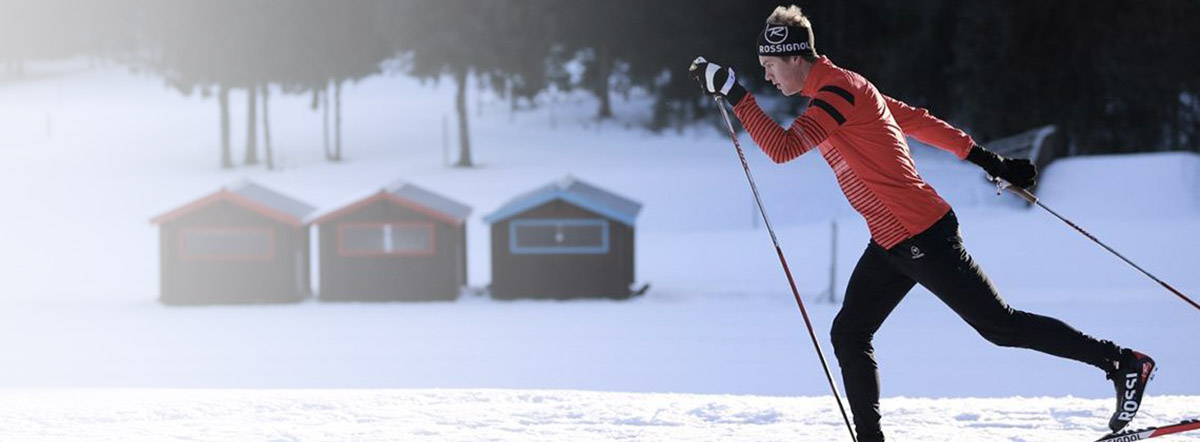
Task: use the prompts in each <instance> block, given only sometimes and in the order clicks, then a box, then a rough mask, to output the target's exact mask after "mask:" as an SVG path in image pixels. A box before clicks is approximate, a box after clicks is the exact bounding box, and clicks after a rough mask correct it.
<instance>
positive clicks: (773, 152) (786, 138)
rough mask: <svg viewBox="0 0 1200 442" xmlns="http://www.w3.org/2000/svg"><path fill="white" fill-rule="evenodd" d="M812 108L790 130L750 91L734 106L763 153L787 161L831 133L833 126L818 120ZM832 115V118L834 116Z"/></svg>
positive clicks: (810, 148)
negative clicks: (782, 125) (763, 106)
mask: <svg viewBox="0 0 1200 442" xmlns="http://www.w3.org/2000/svg"><path fill="white" fill-rule="evenodd" d="M812 109H813V108H812V106H811V105H810V106H809V111H807V112H805V113H804V115H801V116H800V118H797V119H796V121H795V122H793V123H792V127H790V128H788V129H786V130H785V129H784V128H782V127H780V126H779V123H776V122H775V120H772V119H771V117H768V116H767V114H766V113H764V112H763V111H762V108H760V107H758V102H757V101H755V100H754V95H752V94H750V93H747V94H746V96H745V98H742V101H740V102H738V104H737V106H734V107H733V112H734V113H735V114H737V117H738V119H739V120H741V121H742V127H745V128H746V132H749V133H750V138H752V139H754V142H755V143H756V144H758V147H759V148H761V149H762V151H763V153H766V154H767V156H768V157H771V161H774V162H776V163H785V162H788V161H791V160H792V159H795V158H796V157H798V156H800V155H803V154H804V153H805V152H808V151H810V150H812V149H813V148H814V147H817V146H818V145H820V144H821V142H822V141H825V139H826V138H828V137H829V133H830V128H829V127H825V126H823V125H822V124H820V123H818V122H817V121H816V120H814V119H813V118H812V117H811V116H810V115H809V113H811V112H812ZM829 119H830V120H831V121H832V117H829ZM834 126H835V127H836V125H834Z"/></svg>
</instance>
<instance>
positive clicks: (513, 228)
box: [508, 218, 610, 255]
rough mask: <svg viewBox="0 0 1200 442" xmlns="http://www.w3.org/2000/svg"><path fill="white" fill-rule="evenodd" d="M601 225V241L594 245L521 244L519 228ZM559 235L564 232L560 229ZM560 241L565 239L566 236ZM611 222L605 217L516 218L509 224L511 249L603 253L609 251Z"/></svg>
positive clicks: (539, 252) (527, 252)
mask: <svg viewBox="0 0 1200 442" xmlns="http://www.w3.org/2000/svg"><path fill="white" fill-rule="evenodd" d="M566 226H570V227H599V228H600V243H599V244H594V245H549V246H548V245H537V246H528V245H521V244H520V241H518V239H519V238H520V236H519V235H517V230H519V229H521V228H523V227H556V228H558V229H561V228H562V227H566ZM556 234H557V235H563V234H564V233H563V232H562V231H561V230H559V231H558V232H556ZM560 238H561V239H558V240H557V241H558V242H563V241H565V236H564V237H560ZM609 243H610V241H609V222H608V220H606V219H603V218H569V219H562V218H526V219H514V220H512V221H510V222H509V224H508V247H509V251H510V252H511V253H513V254H516V255H603V254H607V253H608V251H609Z"/></svg>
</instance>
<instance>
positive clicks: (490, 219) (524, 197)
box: [483, 175, 642, 226]
mask: <svg viewBox="0 0 1200 442" xmlns="http://www.w3.org/2000/svg"><path fill="white" fill-rule="evenodd" d="M556 199H561V200H563V201H567V202H569V203H571V204H574V205H577V206H579V207H582V208H584V209H587V210H590V211H592V212H596V213H598V214H600V215H603V216H606V217H609V218H612V219H614V220H616V221H619V222H621V223H622V224H625V225H628V226H633V225H634V221H635V220H636V219H637V214H638V212H639V211H641V210H642V205H641V203H638V202H636V201H633V200H630V199H628V198H625V197H622V196H619V195H616V194H614V193H611V192H609V191H606V190H604V189H601V188H599V187H596V186H593V185H591V184H588V183H585V182H583V181H580V180H579V179H577V178H575V177H572V176H570V175H568V176H566V177H564V178H563V179H561V180H559V181H556V182H553V183H550V184H547V185H545V186H542V187H539V188H537V189H534V190H532V191H529V192H526V193H524V194H521V195H519V196H517V197H515V198H513V199H511V200H509V201H508V202H507V203H505V204H504V205H503V206H501V207H500V208H499V209H496V211H495V212H492V214H490V215H488V216H485V217H484V218H483V220H484V221H485V222H487V223H488V224H492V223H495V222H497V221H501V220H504V219H507V218H510V217H512V216H513V215H516V214H518V213H521V212H524V211H526V210H529V209H532V208H534V207H537V206H540V205H542V204H545V203H547V202H549V201H553V200H556Z"/></svg>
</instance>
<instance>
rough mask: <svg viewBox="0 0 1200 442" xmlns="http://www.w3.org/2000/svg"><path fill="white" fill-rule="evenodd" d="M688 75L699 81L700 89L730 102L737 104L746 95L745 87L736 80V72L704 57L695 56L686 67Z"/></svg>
mask: <svg viewBox="0 0 1200 442" xmlns="http://www.w3.org/2000/svg"><path fill="white" fill-rule="evenodd" d="M688 76H689V77H692V79H693V80H696V81H697V82H699V83H700V89H703V90H704V92H706V93H709V94H712V95H721V96H724V97H726V98H727V99H728V100H729V102H730V103H732V104H733V105H734V106H737V104H738V102H739V101H742V97H745V96H746V88H743V87H742V85H740V84H738V82H737V73H736V72H734V71H733V68H728V67H723V66H721V65H719V64H716V63H709V62H708V60H705V59H704V57H696V59H695V60H693V61H692V65H691V66H690V67H688Z"/></svg>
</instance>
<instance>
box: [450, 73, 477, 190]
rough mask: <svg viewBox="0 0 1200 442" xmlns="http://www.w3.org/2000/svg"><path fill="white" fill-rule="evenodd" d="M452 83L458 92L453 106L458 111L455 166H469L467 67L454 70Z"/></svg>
mask: <svg viewBox="0 0 1200 442" xmlns="http://www.w3.org/2000/svg"><path fill="white" fill-rule="evenodd" d="M454 83H455V85H456V86H457V87H458V92H457V93H456V94H455V96H454V107H455V110H456V111H457V113H458V163H455V164H454V166H455V167H471V166H473V164H471V138H470V135H469V134H468V131H467V117H468V115H467V68H465V67H464V68H460V69H457V70H455V71H454Z"/></svg>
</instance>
